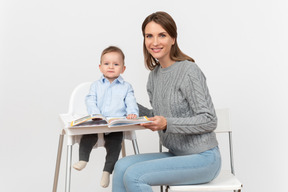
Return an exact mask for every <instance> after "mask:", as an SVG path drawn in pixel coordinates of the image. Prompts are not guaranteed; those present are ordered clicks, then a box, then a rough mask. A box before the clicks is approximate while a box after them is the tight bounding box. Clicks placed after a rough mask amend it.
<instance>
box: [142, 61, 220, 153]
mask: <svg viewBox="0 0 288 192" xmlns="http://www.w3.org/2000/svg"><path fill="white" fill-rule="evenodd" d="M147 91H148V94H149V98H150V103H151V106H152V108H153V109H152V110H149V109H147V108H145V107H143V106H142V105H140V104H139V113H140V116H142V115H146V116H148V117H152V116H155V115H160V116H164V117H165V118H166V119H167V129H166V130H164V131H158V133H159V136H160V139H161V142H162V144H163V145H164V146H165V147H167V148H168V149H169V151H170V152H172V153H173V154H175V155H188V154H195V153H200V152H203V151H206V150H208V149H211V148H213V147H216V146H217V145H218V142H217V139H216V135H215V133H214V132H213V130H214V129H215V128H216V126H217V117H216V114H215V110H214V106H213V103H212V100H211V97H210V94H209V91H208V88H207V84H206V79H205V76H204V74H203V73H202V71H201V70H200V68H199V67H198V66H197V65H196V64H195V63H193V62H190V61H180V62H176V63H174V64H173V65H171V66H170V67H167V68H161V67H160V66H157V67H156V68H155V69H154V70H153V71H151V73H150V75H149V79H148V83H147Z"/></svg>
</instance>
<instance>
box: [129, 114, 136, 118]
mask: <svg viewBox="0 0 288 192" xmlns="http://www.w3.org/2000/svg"><path fill="white" fill-rule="evenodd" d="M136 117H137V115H135V114H129V115H127V117H126V118H127V119H135V118H136Z"/></svg>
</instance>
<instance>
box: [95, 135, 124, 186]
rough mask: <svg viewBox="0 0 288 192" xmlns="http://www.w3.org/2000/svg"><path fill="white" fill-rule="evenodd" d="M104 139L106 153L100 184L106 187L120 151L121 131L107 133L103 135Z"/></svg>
mask: <svg viewBox="0 0 288 192" xmlns="http://www.w3.org/2000/svg"><path fill="white" fill-rule="evenodd" d="M104 139H105V148H106V152H107V155H106V161H105V165H104V169H103V174H102V179H101V183H100V184H101V186H102V187H108V185H109V182H110V174H111V173H112V172H113V170H114V166H115V163H116V162H117V160H118V158H119V154H120V151H121V143H122V140H123V132H112V133H109V134H108V135H104Z"/></svg>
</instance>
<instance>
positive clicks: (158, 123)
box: [140, 116, 167, 131]
mask: <svg viewBox="0 0 288 192" xmlns="http://www.w3.org/2000/svg"><path fill="white" fill-rule="evenodd" d="M149 120H150V121H153V122H151V123H143V124H140V125H141V126H143V127H145V128H147V129H151V130H152V131H159V130H165V129H166V128H167V120H166V118H165V117H163V116H155V117H150V118H149Z"/></svg>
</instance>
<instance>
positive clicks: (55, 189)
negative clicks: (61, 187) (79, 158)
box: [53, 134, 64, 192]
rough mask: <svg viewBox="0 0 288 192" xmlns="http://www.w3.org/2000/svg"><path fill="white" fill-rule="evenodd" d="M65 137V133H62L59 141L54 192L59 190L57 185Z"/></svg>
mask: <svg viewBox="0 0 288 192" xmlns="http://www.w3.org/2000/svg"><path fill="white" fill-rule="evenodd" d="M63 138H64V135H61V134H60V136H59V142H58V152H57V159H56V167H55V173H54V183H53V192H56V191H57V186H58V178H59V170H60V163H61V156H62V148H63Z"/></svg>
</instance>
